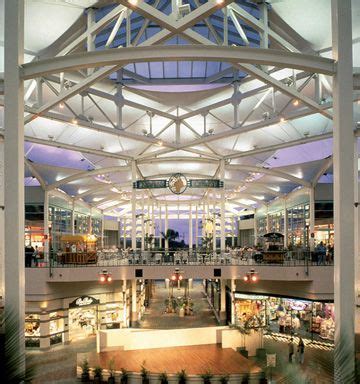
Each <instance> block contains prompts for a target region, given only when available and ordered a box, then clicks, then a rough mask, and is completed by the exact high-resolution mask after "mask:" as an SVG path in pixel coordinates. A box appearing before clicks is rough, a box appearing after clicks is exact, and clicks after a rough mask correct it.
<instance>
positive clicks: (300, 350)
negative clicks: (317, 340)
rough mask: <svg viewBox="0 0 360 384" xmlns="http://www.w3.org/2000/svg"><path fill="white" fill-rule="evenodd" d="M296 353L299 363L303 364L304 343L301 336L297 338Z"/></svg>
mask: <svg viewBox="0 0 360 384" xmlns="http://www.w3.org/2000/svg"><path fill="white" fill-rule="evenodd" d="M298 354H299V362H300V364H304V354H305V344H304V341H303V339H302V338H301V337H300V338H299V344H298Z"/></svg>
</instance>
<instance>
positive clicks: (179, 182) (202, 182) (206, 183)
mask: <svg viewBox="0 0 360 384" xmlns="http://www.w3.org/2000/svg"><path fill="white" fill-rule="evenodd" d="M223 187H224V182H223V181H221V180H218V179H190V180H188V179H187V178H186V176H185V175H183V174H182V173H174V174H173V175H171V176H170V178H169V179H168V180H137V181H135V182H134V183H133V188H134V189H157V188H169V189H170V191H171V192H172V193H174V194H175V195H181V194H182V193H184V192H185V191H186V189H187V188H223Z"/></svg>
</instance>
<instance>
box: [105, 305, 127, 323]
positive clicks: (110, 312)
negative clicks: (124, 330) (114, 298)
mask: <svg viewBox="0 0 360 384" xmlns="http://www.w3.org/2000/svg"><path fill="white" fill-rule="evenodd" d="M105 308H106V309H105V312H104V313H103V316H102V324H105V326H106V328H107V329H114V328H120V322H121V321H122V318H121V313H120V304H106V307H105Z"/></svg>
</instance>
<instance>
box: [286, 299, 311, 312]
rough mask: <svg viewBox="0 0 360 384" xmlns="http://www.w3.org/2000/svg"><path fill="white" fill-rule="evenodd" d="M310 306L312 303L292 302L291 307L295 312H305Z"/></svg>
mask: <svg viewBox="0 0 360 384" xmlns="http://www.w3.org/2000/svg"><path fill="white" fill-rule="evenodd" d="M309 304H310V302H306V301H292V302H290V307H291V309H293V310H294V311H303V310H304V309H305V308H306V307H307V305H309Z"/></svg>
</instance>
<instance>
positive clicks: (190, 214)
mask: <svg viewBox="0 0 360 384" xmlns="http://www.w3.org/2000/svg"><path fill="white" fill-rule="evenodd" d="M192 249H193V217H192V206H191V204H190V206H189V250H190V251H192Z"/></svg>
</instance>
